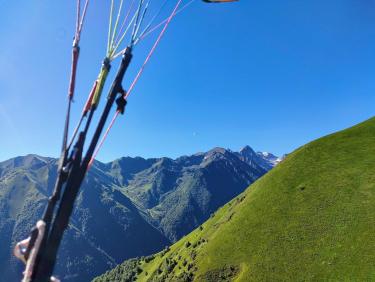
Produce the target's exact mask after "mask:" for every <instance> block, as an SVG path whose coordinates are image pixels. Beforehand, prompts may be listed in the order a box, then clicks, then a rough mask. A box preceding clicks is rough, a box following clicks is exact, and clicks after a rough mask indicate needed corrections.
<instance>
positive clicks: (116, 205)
mask: <svg viewBox="0 0 375 282" xmlns="http://www.w3.org/2000/svg"><path fill="white" fill-rule="evenodd" d="M245 148H247V149H246V150H241V152H239V153H236V152H232V151H230V150H225V149H222V148H215V149H213V150H211V151H209V152H207V153H199V154H196V155H192V156H184V157H180V158H178V159H175V160H172V159H169V158H158V159H157V158H155V159H143V158H140V157H137V158H130V157H126V158H121V159H118V160H115V161H113V162H110V163H107V164H103V163H100V162H96V163H95V165H94V167H93V169H92V170H91V171H90V173H89V175H88V177H87V178H86V180H85V182H84V185H83V187H82V190H81V193H80V195H79V197H78V200H77V203H76V208H75V212H74V215H73V218H72V220H71V224H70V228H69V230H68V232H67V233H66V236H64V240H63V243H62V248H61V251H60V254H59V260H58V265H57V270H56V273H57V274H58V275H59V277H61V278H63V279H64V280H65V281H67V280H68V281H87V280H89V279H90V278H92V277H94V276H96V275H98V274H100V273H103V272H104V271H105V270H107V269H109V268H111V267H113V266H115V265H116V264H118V263H120V262H122V261H123V260H124V259H127V258H131V257H137V256H143V255H148V254H151V253H154V252H156V251H159V250H161V249H162V248H164V247H165V246H166V245H169V244H170V243H171V242H173V241H176V240H177V239H179V238H181V237H182V236H183V235H185V234H187V233H189V232H190V231H191V230H193V229H195V228H196V227H197V226H199V225H200V224H201V223H202V222H204V221H205V220H207V219H208V218H209V216H210V214H211V213H213V212H214V211H215V210H216V209H217V208H218V207H220V206H222V205H223V204H225V203H226V202H228V201H229V200H230V199H232V198H233V197H235V196H236V195H238V194H239V193H241V192H242V191H243V190H244V189H245V188H246V187H247V186H248V185H249V184H250V183H252V182H254V181H255V180H256V179H257V178H259V177H260V176H262V175H263V174H265V173H266V172H267V171H268V170H269V169H270V168H271V167H272V165H273V164H272V163H271V162H270V161H269V160H268V158H267V157H266V156H264V155H259V154H257V153H255V155H253V153H249V152H250V150H251V148H250V147H245ZM251 151H252V150H251ZM56 166H57V160H55V159H52V158H45V157H40V156H36V155H28V156H25V157H17V158H14V159H11V160H8V161H5V162H1V163H0V272H1V273H2V279H4V281H16V280H19V279H20V274H21V272H22V269H23V266H22V265H21V264H20V263H19V262H17V261H16V260H15V259H14V258H13V257H12V255H11V248H10V246H13V245H14V244H15V242H17V241H19V240H20V239H24V238H26V237H27V236H28V232H29V230H30V229H31V227H32V226H33V224H35V222H36V221H37V219H38V218H40V216H41V214H42V212H43V209H44V207H45V204H46V200H47V198H48V196H49V195H50V194H51V191H52V188H53V184H54V181H55V178H56Z"/></svg>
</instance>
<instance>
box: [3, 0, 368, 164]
mask: <svg viewBox="0 0 375 282" xmlns="http://www.w3.org/2000/svg"><path fill="white" fill-rule="evenodd" d="M153 1H154V2H155V3H156V2H158V1H159V0H153ZM109 2H110V1H102V0H101V1H93V2H92V5H91V6H90V8H89V12H88V18H87V25H86V26H85V30H84V32H83V34H82V42H81V46H82V49H81V50H82V52H81V58H80V59H81V60H80V65H79V73H78V85H77V91H76V102H75V104H74V113H75V114H74V116H73V118H77V116H78V114H79V113H80V111H81V108H82V104H83V103H84V101H85V99H86V95H87V93H88V91H89V89H90V87H91V85H92V82H93V81H94V79H95V78H96V76H97V74H98V70H99V67H100V62H101V60H102V58H103V57H104V49H105V44H106V43H105V41H106V36H107V21H108V9H109ZM171 5H172V3H171ZM74 7H75V1H72V0H71V1H67V0H56V1H47V0H33V1H29V0H19V1H0V15H1V16H0V34H1V37H0V45H1V48H0V62H1V68H0V130H1V138H0V148H1V149H0V160H4V159H7V158H10V157H14V156H17V155H24V154H28V153H37V154H41V155H46V156H58V154H59V150H60V145H61V135H62V128H63V120H64V113H65V101H66V93H67V87H68V80H69V69H70V56H71V48H70V47H71V43H72V36H73V29H74V17H75V8H74ZM374 15H375V1H372V0H361V1H358V0H330V1H326V0H305V1H301V0H294V1H291V0H283V1H281V0H270V1H260V0H253V1H250V0H241V1H240V2H239V3H235V4H231V5H207V4H203V3H201V2H199V1H197V2H196V3H194V5H193V6H191V7H190V8H189V9H188V10H186V11H185V12H184V13H183V14H180V15H179V16H178V17H176V18H175V20H174V22H173V25H172V26H171V28H170V29H169V30H168V31H167V33H166V36H165V38H164V39H163V42H162V43H161V45H160V46H159V48H158V50H157V51H156V53H155V56H154V57H153V58H152V60H151V62H150V64H149V65H148V66H147V69H146V71H145V73H144V75H143V76H142V78H141V80H140V82H139V84H138V85H137V87H136V89H135V91H134V92H133V94H134V95H133V96H132V97H131V98H130V100H129V106H128V109H127V113H126V117H125V118H124V117H121V118H120V119H119V120H118V122H117V124H116V126H115V127H114V128H113V131H112V133H111V135H110V137H109V139H108V140H107V142H106V144H105V146H104V148H103V150H102V151H101V153H100V155H99V160H104V161H108V160H112V159H115V158H118V157H120V156H125V155H130V156H136V155H140V156H144V157H157V156H171V157H176V156H179V155H183V154H191V153H195V152H197V151H205V150H208V149H210V148H212V147H214V146H221V147H227V148H231V149H239V148H240V147H242V146H243V145H246V144H249V145H251V146H252V147H253V148H254V149H256V150H262V151H270V152H273V153H276V154H279V155H280V154H283V153H287V152H290V151H292V150H294V149H295V148H297V147H298V146H300V145H303V144H304V143H306V142H308V141H310V140H313V139H315V138H318V137H320V136H323V135H326V134H328V133H331V132H334V131H337V130H340V129H343V128H345V127H348V126H351V125H353V124H355V123H357V122H360V121H363V120H365V119H367V118H369V117H371V116H373V115H374V112H375V95H374V93H375V79H374V77H375V16H374ZM151 39H152V38H149V40H148V41H146V42H145V43H144V44H143V45H142V46H140V48H138V49H136V50H135V54H134V55H135V60H134V61H133V64H132V68H131V72H130V73H129V76H128V79H127V80H126V81H125V85H128V84H129V81H130V79H131V78H132V77H134V74H135V71H136V70H137V69H138V68H139V66H140V64H141V61H142V60H143V59H144V57H145V55H146V51H147V50H148V49H149V48H150V46H151V44H152V41H151ZM115 69H116V67H115V66H114V68H113V71H112V74H113V73H115ZM108 86H109V83H108V84H107V87H108ZM102 104H103V103H102Z"/></svg>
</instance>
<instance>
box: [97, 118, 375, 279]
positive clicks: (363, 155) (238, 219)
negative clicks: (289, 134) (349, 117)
mask: <svg viewBox="0 0 375 282" xmlns="http://www.w3.org/2000/svg"><path fill="white" fill-rule="evenodd" d="M133 279H134V280H137V281H193V280H194V281H312V280H314V281H323V280H324V281H327V280H335V281H375V119H374V118H373V119H371V120H368V121H366V122H364V123H361V124H359V125H357V126H355V127H352V128H350V129H347V130H344V131H342V132H339V133H336V134H333V135H330V136H327V137H324V138H321V139H319V140H317V141H314V142H312V143H310V144H308V145H305V146H303V147H302V148H300V149H298V150H296V151H295V152H294V153H292V154H291V155H289V156H288V157H287V158H286V160H285V161H284V162H282V163H281V164H280V165H279V166H278V167H276V168H275V169H273V170H272V171H271V172H270V173H268V174H267V175H266V176H264V177H263V178H261V179H260V180H258V181H257V182H256V183H254V184H253V185H252V186H250V188H249V189H247V190H246V191H245V192H244V193H243V194H241V195H240V196H238V197H237V198H235V199H234V200H232V201H231V202H230V203H228V204H227V205H225V206H224V207H223V208H221V209H220V210H218V211H217V212H216V214H215V215H213V216H212V218H210V219H209V220H208V221H207V222H206V223H205V224H203V225H202V226H201V227H200V228H198V229H197V230H195V231H194V232H192V233H191V234H189V235H188V236H186V237H184V238H183V239H181V240H180V241H178V242H177V243H176V244H174V245H173V246H172V247H171V248H170V249H167V250H165V251H164V252H162V253H159V254H156V255H154V256H151V257H147V258H141V259H138V260H131V261H127V262H125V263H123V264H122V265H120V266H118V267H117V268H115V269H114V270H112V271H111V272H108V273H106V274H105V275H103V276H101V277H98V278H97V279H96V280H95V281H97V282H98V281H131V280H133Z"/></svg>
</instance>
